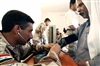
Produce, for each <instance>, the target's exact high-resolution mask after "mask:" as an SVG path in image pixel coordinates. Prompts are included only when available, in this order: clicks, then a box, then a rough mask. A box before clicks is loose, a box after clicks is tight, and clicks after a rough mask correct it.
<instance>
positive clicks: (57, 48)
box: [50, 44, 61, 55]
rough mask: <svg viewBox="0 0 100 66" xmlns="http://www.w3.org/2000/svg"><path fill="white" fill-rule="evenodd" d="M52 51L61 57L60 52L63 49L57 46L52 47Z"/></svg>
mask: <svg viewBox="0 0 100 66" xmlns="http://www.w3.org/2000/svg"><path fill="white" fill-rule="evenodd" d="M50 51H54V52H55V53H56V54H57V55H59V53H60V51H61V47H60V45H58V44H55V45H53V46H52V47H51V49H50Z"/></svg>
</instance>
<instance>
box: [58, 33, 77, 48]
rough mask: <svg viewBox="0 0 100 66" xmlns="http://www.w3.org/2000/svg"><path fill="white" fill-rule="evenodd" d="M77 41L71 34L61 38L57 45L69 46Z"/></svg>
mask: <svg viewBox="0 0 100 66" xmlns="http://www.w3.org/2000/svg"><path fill="white" fill-rule="evenodd" d="M76 40H78V38H77V36H76V35H75V34H71V35H69V36H67V37H64V38H62V39H61V40H60V41H59V42H58V44H59V45H60V46H61V48H62V47H64V46H66V45H67V44H70V43H72V42H74V41H76Z"/></svg>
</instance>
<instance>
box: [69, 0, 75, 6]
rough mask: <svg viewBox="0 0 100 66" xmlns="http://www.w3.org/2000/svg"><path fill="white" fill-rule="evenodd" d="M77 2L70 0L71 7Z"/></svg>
mask: <svg viewBox="0 0 100 66" xmlns="http://www.w3.org/2000/svg"><path fill="white" fill-rule="evenodd" d="M75 3H76V0H70V8H71V5H73V4H75Z"/></svg>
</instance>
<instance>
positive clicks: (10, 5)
mask: <svg viewBox="0 0 100 66" xmlns="http://www.w3.org/2000/svg"><path fill="white" fill-rule="evenodd" d="M0 9H1V10H0V30H2V26H1V20H2V17H3V15H4V14H5V13H6V12H7V11H9V10H20V11H23V12H25V13H26V14H28V15H30V16H31V18H32V19H33V20H34V21H35V23H34V25H33V29H35V28H36V26H37V25H38V24H39V23H40V21H41V9H40V6H39V3H38V2H36V1H34V2H33V1H32V0H30V1H24V2H23V0H21V1H13V0H10V1H0ZM34 31H35V30H33V34H34Z"/></svg>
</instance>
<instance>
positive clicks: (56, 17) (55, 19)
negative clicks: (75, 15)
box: [41, 12, 66, 32]
mask: <svg viewBox="0 0 100 66" xmlns="http://www.w3.org/2000/svg"><path fill="white" fill-rule="evenodd" d="M65 13H66V12H42V17H41V22H43V21H44V19H45V18H50V20H51V23H50V25H56V28H59V30H60V32H63V28H64V26H65V23H64V16H65Z"/></svg>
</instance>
